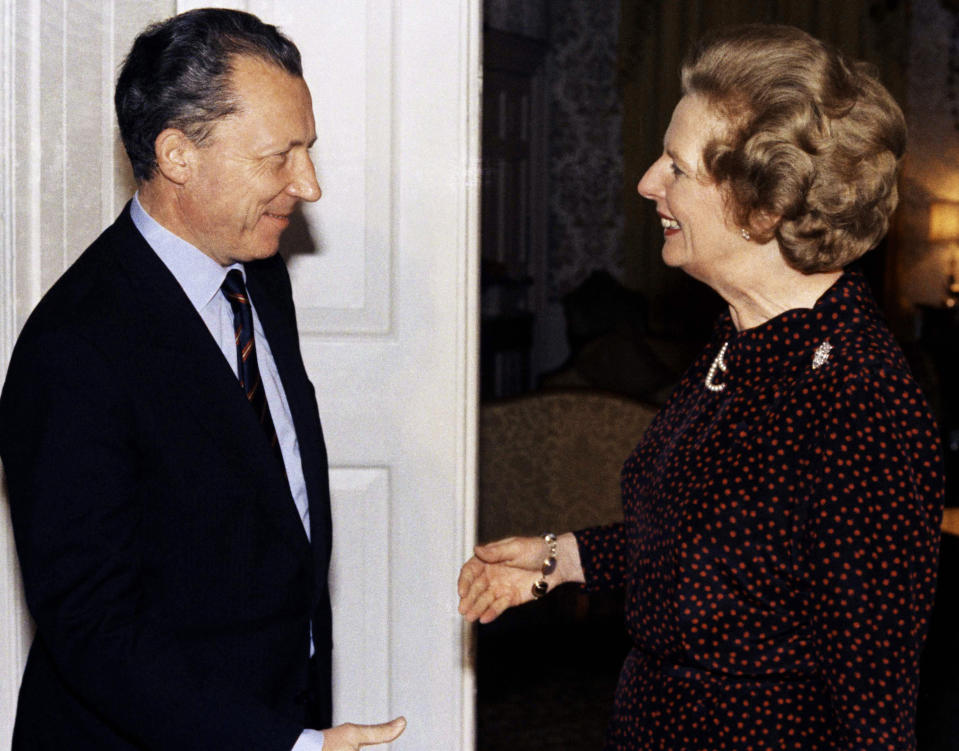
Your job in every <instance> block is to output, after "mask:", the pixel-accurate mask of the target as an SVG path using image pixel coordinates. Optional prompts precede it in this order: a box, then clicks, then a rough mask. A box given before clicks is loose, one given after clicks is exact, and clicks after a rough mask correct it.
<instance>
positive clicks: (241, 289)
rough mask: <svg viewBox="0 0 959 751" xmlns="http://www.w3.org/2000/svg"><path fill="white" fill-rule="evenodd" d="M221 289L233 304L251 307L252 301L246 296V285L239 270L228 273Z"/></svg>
mask: <svg viewBox="0 0 959 751" xmlns="http://www.w3.org/2000/svg"><path fill="white" fill-rule="evenodd" d="M220 289H222V290H223V294H224V295H226V298H227V300H229V301H230V302H231V303H239V304H240V305H244V306H249V304H250V301H249V299H248V298H247V296H246V285H245V284H244V283H243V274H242V273H241V272H240V270H239V269H232V270H231V271H229V272H228V273H227V275H226V279H224V280H223V284H222V285H221V286H220Z"/></svg>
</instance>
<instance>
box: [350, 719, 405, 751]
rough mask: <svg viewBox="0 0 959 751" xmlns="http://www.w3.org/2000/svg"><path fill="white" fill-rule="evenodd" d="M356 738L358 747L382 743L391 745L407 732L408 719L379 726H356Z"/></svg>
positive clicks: (394, 720)
mask: <svg viewBox="0 0 959 751" xmlns="http://www.w3.org/2000/svg"><path fill="white" fill-rule="evenodd" d="M353 729H354V730H355V731H356V734H355V736H354V738H355V741H354V742H355V743H356V744H357V746H360V747H362V746H375V745H377V744H380V743H389V742H390V741H392V740H395V739H396V738H398V737H399V735H400V733H402V732H403V731H404V730H406V718H405V717H397V718H395V719H393V720H390V721H389V722H383V723H380V724H379V725H354V726H353Z"/></svg>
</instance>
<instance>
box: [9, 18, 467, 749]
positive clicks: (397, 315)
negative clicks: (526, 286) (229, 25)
mask: <svg viewBox="0 0 959 751" xmlns="http://www.w3.org/2000/svg"><path fill="white" fill-rule="evenodd" d="M210 4H211V3H209V2H202V1H201V2H183V1H182V0H180V2H177V3H176V4H175V5H176V7H175V8H173V7H168V6H172V5H173V3H172V2H171V1H170V0H167V1H166V2H160V1H159V0H158V1H157V2H152V3H149V4H147V3H143V2H135V0H123V1H121V0H115V1H114V2H112V3H104V4H102V6H101V5H90V4H89V3H85V2H80V1H79V0H77V1H76V2H67V3H66V4H65V5H66V6H70V7H69V8H66V7H65V8H63V9H62V12H63V14H64V15H63V17H60V20H59V21H58V22H57V23H58V25H59V26H58V27H59V28H62V31H59V32H55V31H51V29H52V28H56V27H57V25H56V24H51V21H50V20H49V19H48V18H47V16H48V15H49V11H51V10H52V6H53V5H54V4H52V3H51V4H49V5H50V6H51V7H50V8H46V10H45V11H44V14H43V15H44V23H43V24H42V25H41V24H40V23H39V17H40V16H39V13H40V11H39V9H38V8H39V6H43V5H46V4H45V3H42V2H39V3H38V2H35V3H33V4H26V5H25V6H24V7H26V8H27V10H24V11H23V12H18V14H15V15H14V16H13V17H10V16H9V15H7V16H4V17H3V18H0V41H3V43H4V45H5V46H4V48H3V49H4V66H5V68H4V72H5V73H9V72H10V69H9V68H8V67H7V66H12V60H13V54H14V52H15V51H16V52H18V53H19V52H20V48H21V47H23V46H24V45H28V44H32V45H33V47H32V49H33V57H32V58H31V57H30V56H29V55H28V56H27V58H23V57H21V58H20V59H29V60H30V66H31V67H29V68H27V70H32V71H33V75H34V76H36V77H37V80H39V78H40V76H44V77H46V76H48V75H49V69H50V63H49V62H45V60H46V58H44V56H43V55H41V54H40V49H41V47H43V46H45V45H44V44H40V36H41V34H42V35H48V36H49V35H53V36H54V37H56V35H57V34H60V35H61V36H62V38H64V39H68V38H70V36H71V34H75V32H73V31H71V30H70V29H72V28H75V26H74V24H75V22H76V19H75V14H76V13H77V12H78V9H81V10H82V9H85V10H86V12H87V13H88V14H95V15H96V16H97V18H96V19H94V18H91V19H89V22H90V25H87V26H86V31H85V32H84V37H83V39H84V40H85V42H84V43H85V44H86V47H87V48H89V47H90V43H89V39H90V38H91V35H90V29H91V28H94V29H96V28H99V29H100V37H101V44H100V53H101V57H100V58H99V61H98V62H92V63H91V62H84V60H89V50H88V49H87V51H86V52H84V51H83V49H82V45H81V47H78V49H77V57H78V60H77V62H76V63H72V62H71V61H70V60H66V61H65V64H64V65H63V66H62V67H58V68H57V70H56V71H55V75H59V76H61V77H62V80H58V81H56V86H55V87H54V88H55V91H60V90H61V89H62V91H65V92H68V91H71V90H72V83H73V78H74V77H76V78H78V79H79V78H80V77H81V72H80V67H82V66H87V67H89V66H90V65H94V66H97V67H98V76H99V78H98V83H97V86H96V87H95V88H97V91H96V92H90V91H87V92H85V93H86V95H85V96H84V97H82V101H72V102H69V103H68V102H65V101H64V102H60V103H59V105H58V107H59V109H58V110H57V111H55V112H51V113H47V112H46V111H45V110H44V107H45V106H46V105H44V103H43V101H41V100H37V101H33V102H31V101H30V100H29V99H25V100H24V101H21V99H24V97H26V96H27V95H26V94H25V93H23V92H24V91H26V89H22V86H21V85H20V84H19V83H18V82H17V80H15V79H12V78H11V77H10V76H9V75H7V76H5V77H4V79H3V81H4V82H5V85H4V88H3V95H4V103H3V104H4V113H5V115H6V114H7V113H8V112H12V113H20V120H21V122H20V123H15V125H14V126H10V122H11V121H10V117H9V116H5V117H4V119H3V121H2V122H0V124H2V125H3V126H4V127H6V128H7V129H6V130H4V131H3V132H2V133H0V137H2V138H3V139H4V140H3V144H4V145H8V146H11V147H12V149H13V151H12V152H11V151H9V150H7V151H4V153H5V154H10V153H13V154H15V155H16V156H15V157H5V159H6V161H5V162H4V163H3V164H0V168H2V169H3V170H4V171H3V173H2V178H3V180H2V188H3V190H4V194H3V195H2V196H0V198H2V199H3V204H2V206H0V209H2V212H0V214H3V215H5V216H7V217H14V216H16V217H17V218H18V219H19V221H20V224H19V226H16V227H11V226H8V223H7V222H3V223H2V224H0V232H2V234H0V241H2V243H3V245H2V247H0V250H2V256H0V260H2V261H3V271H2V273H0V284H2V289H0V294H2V295H3V297H4V299H3V300H0V334H2V335H3V341H0V348H2V349H0V355H2V356H3V360H2V361H0V368H2V367H5V365H6V359H7V358H8V357H9V349H10V344H11V343H12V339H13V337H14V336H15V333H16V330H17V329H18V327H19V325H22V322H23V319H24V315H25V312H26V311H27V310H28V309H29V307H30V306H31V305H32V304H33V303H34V302H35V301H36V298H37V297H38V295H39V293H40V292H41V291H42V290H43V289H45V288H46V287H47V286H49V284H50V283H51V282H52V280H53V279H54V278H55V277H56V276H57V275H58V274H59V273H60V271H61V270H62V268H63V266H64V265H65V264H66V263H67V262H68V261H69V260H71V259H70V254H74V255H75V253H76V252H79V250H82V248H83V246H84V245H85V244H86V243H88V242H89V241H90V240H91V239H92V236H94V235H95V232H94V233H93V235H91V234H90V233H91V231H92V230H91V228H90V227H85V226H84V227H78V228H75V229H71V228H69V227H68V228H67V229H66V230H64V231H63V232H61V233H59V234H58V235H56V236H55V238H54V239H50V238H49V236H48V235H47V234H46V233H45V232H44V233H41V232H40V231H39V228H40V227H41V226H46V224H47V223H48V222H49V215H51V214H57V213H58V212H59V213H62V214H64V215H71V214H73V208H71V206H72V204H71V202H73V203H74V204H75V202H76V201H77V200H78V198H77V196H78V195H80V194H81V192H80V191H79V186H78V184H75V183H79V182H81V181H80V180H78V179H77V178H69V179H64V180H62V181H61V183H58V184H57V188H56V189H55V191H54V193H53V195H52V198H51V195H50V193H49V192H48V191H50V186H49V185H46V184H44V185H43V188H42V190H41V189H40V185H41V183H42V182H43V174H41V171H40V169H39V167H31V166H29V160H28V158H27V157H28V156H29V155H30V154H31V153H33V154H36V153H37V150H38V144H37V143H36V142H35V139H34V142H31V141H30V139H29V138H27V137H26V136H22V135H20V136H18V135H17V134H18V133H19V132H20V131H21V130H24V129H25V127H26V126H25V124H23V121H26V122H29V123H33V125H35V126H36V127H38V128H39V131H37V132H40V133H41V134H42V133H46V132H48V131H49V132H50V134H51V135H50V139H51V141H55V142H56V145H59V146H61V147H62V148H61V150H57V149H53V150H50V149H44V153H45V155H46V158H48V159H53V160H54V161H55V160H56V159H60V160H61V161H62V164H61V163H55V169H57V170H59V171H60V172H61V173H62V174H64V175H75V174H76V171H75V170H74V169H69V170H68V164H69V166H73V165H72V164H70V163H71V162H75V158H74V156H73V155H74V153H76V154H80V155H82V154H85V153H88V152H89V145H90V144H89V143H88V142H86V143H85V142H84V140H86V141H89V139H90V138H93V139H94V140H95V141H98V146H99V151H93V152H89V153H91V156H89V159H90V160H92V162H93V164H94V165H95V164H97V160H98V159H99V160H100V161H99V164H100V166H98V167H96V169H97V170H99V171H98V172H97V173H96V175H95V176H94V179H93V180H91V181H88V182H87V183H86V184H87V185H88V186H89V185H91V184H92V185H94V186H99V187H100V191H99V198H98V199H96V200H98V201H99V204H98V206H97V208H96V211H94V212H88V213H87V214H86V215H89V214H90V213H92V215H93V216H94V217H96V218H97V220H98V221H102V222H104V223H105V221H106V220H107V218H108V217H110V216H112V214H113V212H114V211H115V210H116V209H117V208H118V207H119V206H118V204H119V202H120V201H121V200H125V198H126V195H124V193H125V192H126V191H125V188H127V187H128V186H127V185H126V183H125V182H124V180H123V179H122V178H120V179H114V177H113V175H114V174H125V168H124V167H122V166H114V163H115V162H116V164H117V165H122V156H120V154H121V152H120V150H119V148H118V147H116V146H115V143H114V141H113V139H114V136H113V126H112V116H111V113H110V91H109V89H110V87H111V86H112V77H113V72H114V69H115V65H116V63H117V61H119V59H120V58H122V55H123V54H124V52H125V50H126V49H127V47H128V45H129V40H130V39H131V38H132V37H130V36H129V33H128V29H127V28H126V27H129V26H134V27H135V28H140V27H141V26H142V23H140V21H141V20H142V19H143V18H144V17H146V16H150V17H152V18H158V17H163V16H165V15H168V14H169V13H171V12H173V11H174V10H186V9H188V8H190V7H199V6H201V5H210ZM219 4H220V5H224V6H230V7H238V8H241V9H244V10H249V11H251V12H253V13H256V14H257V15H259V16H260V17H261V18H263V19H264V20H267V21H269V22H272V23H276V24H277V25H279V26H280V27H281V28H282V29H283V30H284V31H285V32H286V33H287V34H288V35H289V36H290V37H291V38H292V39H293V40H294V41H295V42H296V43H297V45H298V46H299V48H300V50H301V52H302V54H303V62H304V75H305V78H306V80H307V83H308V84H309V86H310V89H311V91H312V94H313V104H314V112H315V115H316V123H317V134H318V142H317V145H316V146H315V147H314V157H315V161H316V163H317V168H318V173H319V179H320V184H321V186H322V188H323V193H324V195H323V198H322V199H321V201H320V202H319V203H317V204H315V205H312V206H309V207H306V210H305V211H304V223H303V225H302V226H300V227H293V228H291V232H290V235H291V236H290V237H289V238H287V242H286V243H285V248H284V252H285V253H286V254H287V256H288V261H289V266H290V270H291V275H292V278H293V285H294V296H295V298H296V303H297V309H298V320H299V324H300V333H301V344H302V349H303V355H304V359H305V360H306V366H307V370H308V371H309V373H310V376H311V378H312V380H313V382H314V384H315V386H316V390H317V398H318V401H319V404H320V412H321V415H322V418H323V424H324V428H325V431H326V438H327V447H328V450H329V455H330V462H331V475H330V476H331V487H332V492H333V518H334V524H335V529H334V550H333V558H334V564H333V571H332V592H333V606H334V636H333V638H334V700H335V704H336V710H335V711H336V721H338V722H339V721H345V720H349V721H355V722H378V721H382V720H385V719H387V718H389V717H392V716H394V715H396V714H405V715H406V717H407V719H408V721H409V726H408V729H407V731H406V733H405V734H404V735H403V736H402V737H401V738H400V740H398V741H397V742H396V743H394V744H393V745H392V748H396V749H398V750H402V749H410V750H413V749H415V750H416V751H424V750H427V749H429V750H432V749H444V751H445V750H446V749H454V750H455V749H463V750H464V751H465V750H466V749H470V748H472V747H473V708H472V677H471V673H470V668H469V666H468V665H467V662H468V660H467V657H466V654H467V650H466V648H465V646H464V640H465V635H466V633H467V630H466V629H465V628H464V627H463V624H462V623H461V620H460V618H459V616H458V615H457V613H456V593H455V577H456V573H457V570H458V567H459V564H460V562H461V561H462V560H463V559H464V557H465V556H466V555H467V553H468V551H469V549H470V547H471V544H472V539H473V534H474V532H473V530H474V522H473V519H474V486H475V461H474V454H475V422H476V378H475V371H476V359H477V356H478V353H477V341H478V337H477V315H476V310H477V308H478V306H477V297H476V296H477V290H478V260H477V259H478V239H477V234H478V230H477V226H478V225H477V199H476V196H477V193H476V177H477V175H476V166H477V164H478V153H477V152H478V133H479V129H478V117H479V112H478V106H479V104H478V103H479V97H478V93H479V92H478V87H479V41H480V39H479V35H480V11H479V6H480V0H434V1H433V2H424V3H411V2H406V3H403V2H402V0H356V1H355V2H352V1H351V2H342V0H312V1H309V2H304V1H302V0H301V1H300V2H296V1H295V0H248V2H233V3H219ZM61 5H62V4H61V3H58V4H56V13H57V14H58V17H59V13H60V12H61ZM74 6H77V7H74ZM71 14H73V15H71ZM129 14H134V15H135V17H136V18H137V20H136V22H134V21H131V20H130V19H131V16H130V15H129ZM67 15H71V18H70V20H69V22H68V21H67V20H66V16H67ZM116 25H121V26H122V27H123V28H121V29H116V28H115V26H116ZM134 30H135V29H134ZM51 41H53V40H51V39H48V40H47V42H51ZM53 46H55V47H56V48H57V49H58V50H59V49H61V47H60V46H56V45H53ZM66 49H67V50H68V52H69V49H70V47H69V45H66ZM58 54H59V53H58ZM84 54H86V57H85V58H84ZM81 58H82V59H81ZM18 64H19V63H18ZM58 65H59V62H58ZM78 66H79V67H78ZM87 73H89V71H88V72H87ZM85 80H89V75H87V78H86V79H85ZM24 83H26V82H24ZM89 88H90V85H89V84H88V85H87V89H89ZM64 96H66V95H64ZM76 99H77V100H80V99H81V97H76ZM68 104H69V106H67V105H68ZM84 108H85V109H84ZM66 111H69V113H70V118H69V119H68V120H65V118H63V117H60V116H58V113H62V112H66ZM84 118H86V119H84ZM64 122H67V125H66V127H68V128H72V129H75V130H76V133H75V137H74V134H72V133H68V134H64V133H62V132H61V131H60V130H59V129H62V128H63V127H65V126H64ZM84 123H86V126H85V127H84V125H83V124H84ZM24 132H26V130H24ZM85 158H86V157H85ZM103 160H106V166H103ZM21 163H22V164H23V165H26V166H24V167H22V168H21V171H22V170H24V169H25V170H28V171H30V170H32V171H31V172H30V174H31V176H32V177H33V180H32V184H33V185H35V186H36V188H37V189H36V190H35V191H34V193H33V194H32V198H31V195H30V194H29V192H28V193H27V195H24V194H23V191H22V190H20V189H19V186H20V185H23V184H24V182H23V175H22V174H20V175H18V176H17V169H16V168H18V167H20V165H21ZM91 166H92V165H91ZM45 169H49V167H47V168H45ZM15 177H16V179H17V182H14V180H15ZM28 182H29V181H28ZM61 184H62V185H63V187H62V188H61V187H60V185H61ZM14 185H17V186H18V190H17V192H16V195H15V194H14V189H13V186H14ZM88 190H89V188H88ZM56 191H60V192H59V193H57V192H56ZM51 200H52V201H54V203H55V206H54V207H53V208H47V209H46V210H44V209H43V205H45V204H44V201H46V202H49V201H51ZM17 202H20V203H19V204H17ZM61 207H63V208H64V211H62V212H61V211H60V208H61ZM45 211H46V213H45ZM7 212H9V213H7ZM24 238H25V239H27V240H29V239H30V238H34V239H35V240H36V242H35V243H34V245H35V246H36V247H33V246H29V243H28V249H24V245H23V240H24ZM14 247H16V248H17V250H16V252H14ZM24 253H26V256H25V258H26V260H24ZM0 518H2V517H0ZM2 531H3V532H4V535H5V536H4V537H2V538H0V545H2V547H0V553H2V554H3V555H4V556H6V558H7V562H8V567H7V569H6V570H7V572H8V573H7V574H6V575H5V576H4V578H2V579H0V587H2V589H0V596H2V600H3V602H4V603H6V604H9V606H10V609H9V610H3V609H2V608H0V628H2V629H3V631H2V633H0V658H2V659H3V663H2V665H0V669H3V673H2V674H0V746H3V745H5V743H6V739H7V738H8V737H9V730H10V727H11V725H10V723H11V722H12V708H13V697H14V696H15V690H16V686H17V683H18V675H19V671H20V669H22V661H23V650H24V648H25V644H26V642H27V641H28V637H29V633H28V629H27V628H25V627H24V625H23V624H25V623H26V618H25V617H24V615H23V610H22V604H21V603H20V601H19V599H18V584H17V580H16V574H15V570H14V569H12V568H10V567H11V566H12V561H13V559H12V547H11V546H10V542H9V535H8V534H7V533H8V530H6V529H4V530H2ZM3 613H6V615H4V614H3ZM4 668H5V669H4Z"/></svg>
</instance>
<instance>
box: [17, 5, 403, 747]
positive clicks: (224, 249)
mask: <svg viewBox="0 0 959 751" xmlns="http://www.w3.org/2000/svg"><path fill="white" fill-rule="evenodd" d="M116 106H117V116H118V120H119V124H120V131H121V136H122V138H123V142H124V145H125V147H126V149H127V153H128V155H129V156H130V160H131V162H132V164H133V170H134V175H135V177H136V179H137V183H138V191H137V194H136V195H135V196H134V198H133V199H132V201H131V202H130V203H129V204H128V205H127V206H126V207H125V208H124V210H123V212H122V214H121V215H120V217H119V218H118V219H117V221H116V222H115V223H114V224H113V225H112V226H111V227H109V228H108V229H107V230H106V231H105V232H104V233H103V234H102V235H101V236H100V237H99V238H98V239H97V240H96V241H95V242H94V243H93V245H91V246H90V247H89V248H88V249H87V250H86V251H85V252H84V253H83V255H82V256H81V257H80V258H79V259H78V261H77V262H76V263H75V264H74V265H73V266H72V267H71V268H70V269H69V270H68V271H67V272H66V273H65V274H64V275H63V277H62V278H61V279H60V280H59V281H58V282H57V283H56V284H55V285H54V286H53V288H52V289H51V290H50V291H49V292H48V293H47V295H46V296H45V297H44V299H43V300H42V301H41V303H40V304H39V305H38V306H37V308H36V310H35V311H34V313H33V314H32V315H31V317H30V319H29V320H28V322H27V324H26V325H25V327H24V329H23V332H22V333H21V336H20V339H19V341H18V343H17V346H16V349H15V351H14V354H13V358H12V361H11V364H10V369H9V373H8V375H7V379H6V383H5V385H4V389H3V393H2V396H0V456H2V459H3V463H4V467H5V470H6V475H7V482H8V487H9V495H10V502H11V513H12V519H13V527H14V534H15V538H16V543H17V550H18V554H19V557H20V563H21V568H22V571H23V580H24V585H25V591H26V596H27V602H28V604H29V607H30V610H31V613H32V614H33V617H34V619H35V621H36V625H37V632H36V638H35V640H34V643H33V646H32V648H31V651H30V656H29V658H28V662H27V668H26V671H25V674H24V677H23V684H22V686H21V690H20V699H19V703H18V707H17V720H16V727H15V731H14V744H13V745H14V748H15V749H54V748H56V749H61V748H70V749H97V750H98V751H103V750H104V749H164V750H166V749H169V750H171V751H173V750H175V751H182V750H183V749H204V751H208V750H210V749H276V750H277V751H289V749H291V748H295V749H296V750H297V751H300V750H301V749H321V748H322V749H327V751H334V750H339V749H356V748H359V747H360V746H361V745H368V744H374V743H385V742H388V741H390V740H392V739H393V738H395V737H396V736H397V735H399V733H400V732H402V728H403V725H404V721H403V720H402V719H401V718H397V720H394V721H393V722H392V723H386V724H384V725H377V726H358V725H350V724H347V725H340V726H337V727H335V728H329V725H330V723H331V712H332V710H331V701H330V693H331V691H330V652H331V634H330V631H331V627H330V621H331V611H330V600H329V593H328V589H327V571H328V567H329V560H330V546H331V529H330V506H329V488H328V481H327V459H326V451H325V448H324V443H323V434H322V430H321V427H320V420H319V414H318V411H317V405H316V400H315V398H314V394H313V388H312V385H311V384H310V382H309V380H308V378H307V374H306V372H305V370H304V367H303V362H302V359H301V356H300V351H299V344H298V340H297V330H296V321H295V315H294V310H293V302H292V298H291V290H290V282H289V277H288V275H287V272H286V269H285V266H284V264H283V261H282V260H281V259H280V258H279V256H277V254H276V251H277V246H278V242H279V239H280V235H281V234H282V232H283V230H284V228H285V227H286V225H287V224H288V222H289V217H290V214H291V213H292V212H293V211H294V209H295V207H296V205H297V203H298V202H300V201H315V200H317V199H318V198H319V197H320V188H319V185H318V184H317V181H316V175H315V172H314V168H313V164H312V162H311V159H310V155H309V151H308V149H309V148H310V146H311V145H312V143H313V141H314V140H315V138H316V134H315V132H314V122H313V112H312V103H311V100H310V93H309V90H308V89H307V86H306V83H305V82H304V80H303V77H302V70H301V65H300V56H299V52H298V51H297V49H296V47H295V46H294V45H293V44H292V42H290V41H289V40H288V39H286V38H285V37H284V36H283V35H281V34H280V33H279V32H278V31H277V30H276V28H275V27H273V26H269V25H266V24H263V23H262V22H260V21H259V20H258V19H257V18H255V17H254V16H251V15H249V14H245V13H239V12H235V11H227V10H210V9H206V10H201V11H193V12H189V13H186V14H182V15H180V16H176V17H174V18H172V19H169V20H168V21H165V22H162V23H160V24H156V25H154V26H152V27H150V28H149V29H147V30H146V31H144V32H143V33H142V34H141V35H140V36H139V37H138V38H137V40H136V41H135V43H134V45H133V48H132V50H131V52H130V55H129V56H128V58H127V60H126V62H125V63H124V66H123V69H122V71H121V74H120V77H119V80H118V83H117V89H116ZM322 729H326V730H325V732H320V731H321V730H322Z"/></svg>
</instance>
